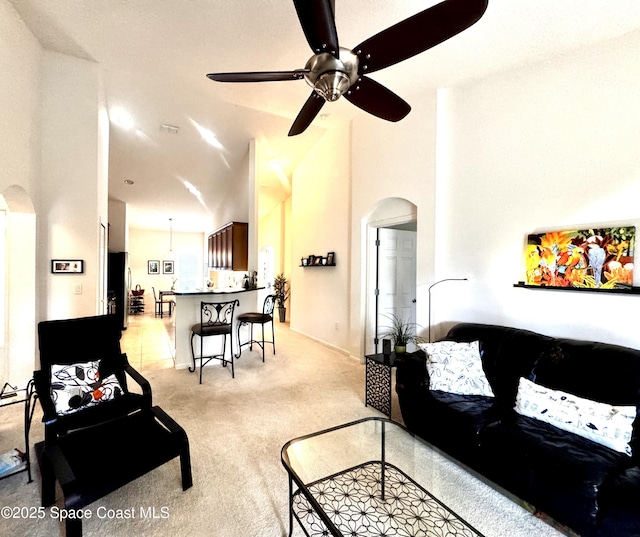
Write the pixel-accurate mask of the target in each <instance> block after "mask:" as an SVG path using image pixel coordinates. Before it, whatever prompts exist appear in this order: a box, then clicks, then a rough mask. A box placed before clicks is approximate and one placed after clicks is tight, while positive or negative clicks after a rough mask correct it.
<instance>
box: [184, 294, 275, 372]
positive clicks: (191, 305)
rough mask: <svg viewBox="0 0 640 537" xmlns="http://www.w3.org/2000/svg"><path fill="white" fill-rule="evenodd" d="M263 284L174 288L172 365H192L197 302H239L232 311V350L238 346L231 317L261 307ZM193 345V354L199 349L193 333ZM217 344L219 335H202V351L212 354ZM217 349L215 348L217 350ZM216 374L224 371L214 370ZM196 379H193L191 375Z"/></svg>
mask: <svg viewBox="0 0 640 537" xmlns="http://www.w3.org/2000/svg"><path fill="white" fill-rule="evenodd" d="M263 295H264V287H258V288H256V289H244V288H231V287H221V288H213V289H194V290H192V291H190V290H176V291H175V297H176V310H175V330H176V334H175V342H176V354H175V367H176V369H184V368H186V367H191V366H192V361H191V327H192V326H193V325H194V324H198V323H199V322H200V303H201V302H227V301H229V300H234V299H237V300H238V301H239V302H240V305H239V306H236V308H235V311H234V313H233V317H234V323H233V352H234V353H235V352H236V350H237V348H238V342H237V341H236V336H237V327H236V323H235V319H236V318H237V316H238V315H239V314H241V313H248V312H252V311H262V302H263V301H264V296H263ZM194 345H195V347H196V355H199V352H200V341H199V340H198V338H197V337H196V338H195V339H194ZM220 345H221V338H220V337H210V338H205V346H204V353H205V356H206V355H207V354H212V350H215V349H219V348H220ZM229 350H230V346H229V345H227V353H229ZM217 352H219V351H217ZM219 363H220V362H218V361H217V360H213V361H212V362H210V365H212V366H215V365H216V364H219ZM196 365H197V366H198V367H200V362H199V361H197V362H196ZM218 373H220V374H224V373H227V371H226V370H225V371H224V372H218ZM194 381H195V382H196V383H197V379H194Z"/></svg>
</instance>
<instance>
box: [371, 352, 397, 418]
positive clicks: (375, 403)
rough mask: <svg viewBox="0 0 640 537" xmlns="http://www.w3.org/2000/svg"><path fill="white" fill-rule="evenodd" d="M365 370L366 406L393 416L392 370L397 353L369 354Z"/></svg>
mask: <svg viewBox="0 0 640 537" xmlns="http://www.w3.org/2000/svg"><path fill="white" fill-rule="evenodd" d="M365 360H366V371H365V399H364V404H365V406H369V405H371V406H372V407H373V408H375V409H376V410H379V411H380V412H382V413H383V414H385V415H386V416H388V417H389V418H390V417H391V370H392V368H393V367H395V361H396V354H395V352H392V353H391V354H387V355H384V354H381V353H380V354H367V355H366V356H365Z"/></svg>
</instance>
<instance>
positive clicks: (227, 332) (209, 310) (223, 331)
mask: <svg viewBox="0 0 640 537" xmlns="http://www.w3.org/2000/svg"><path fill="white" fill-rule="evenodd" d="M239 305H240V301H239V300H237V299H236V300H230V301H228V302H200V322H199V323H198V324H194V325H193V326H192V327H191V361H192V362H193V367H190V368H189V371H191V372H192V373H193V372H194V371H195V370H196V360H200V384H202V368H203V366H205V365H207V364H208V363H209V362H210V361H211V360H222V365H223V366H224V367H226V366H227V364H228V363H230V364H231V377H232V378H235V377H236V374H235V370H234V366H233V312H234V309H235V307H236V306H239ZM196 336H199V337H200V356H196V353H195V349H194V347H193V338H195V337H196ZM210 336H222V352H221V353H219V354H212V355H209V356H205V355H204V339H205V338H207V337H210ZM227 336H229V339H230V340H231V346H230V350H229V359H227V358H226V349H227Z"/></svg>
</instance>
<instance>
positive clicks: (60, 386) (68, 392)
mask: <svg viewBox="0 0 640 537" xmlns="http://www.w3.org/2000/svg"><path fill="white" fill-rule="evenodd" d="M99 369H100V361H99V360H97V361H93V362H84V363H77V364H70V365H60V364H55V365H52V366H51V399H52V400H53V403H54V405H55V407H56V413H57V414H58V415H59V416H64V415H66V414H71V413H73V412H77V411H78V410H80V409H82V408H87V407H91V406H95V405H97V404H100V403H102V402H104V401H110V400H112V399H115V398H116V397H120V396H121V395H122V394H123V393H124V391H123V389H122V386H120V383H119V382H118V379H117V378H116V376H115V374H111V375H108V376H106V377H105V378H104V379H102V378H100V373H99Z"/></svg>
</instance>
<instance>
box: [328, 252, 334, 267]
mask: <svg viewBox="0 0 640 537" xmlns="http://www.w3.org/2000/svg"><path fill="white" fill-rule="evenodd" d="M335 264H336V253H335V252H329V253H328V254H327V265H335Z"/></svg>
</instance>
